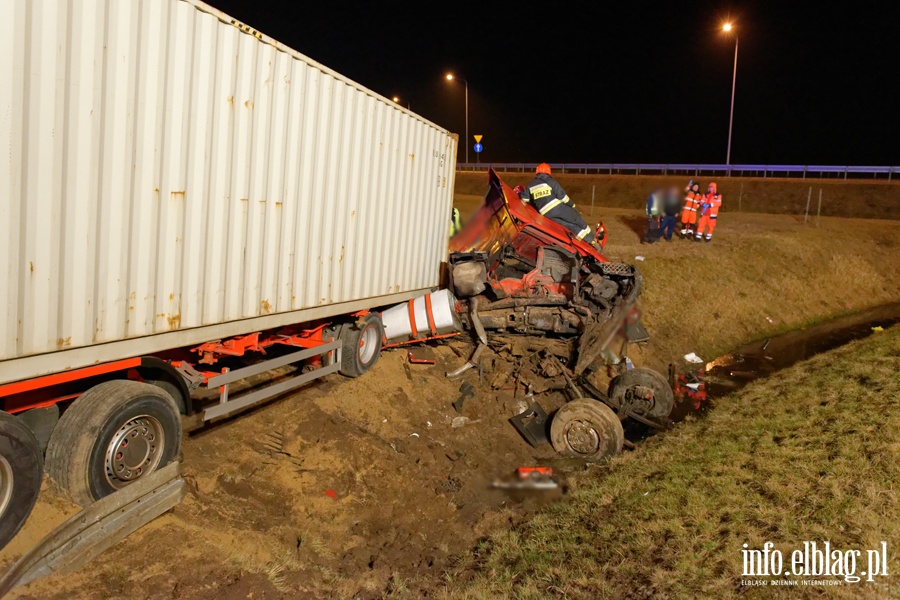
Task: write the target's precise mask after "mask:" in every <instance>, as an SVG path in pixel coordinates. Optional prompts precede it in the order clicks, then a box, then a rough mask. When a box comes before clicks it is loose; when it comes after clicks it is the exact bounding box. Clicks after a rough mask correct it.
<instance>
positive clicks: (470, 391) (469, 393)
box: [453, 381, 475, 413]
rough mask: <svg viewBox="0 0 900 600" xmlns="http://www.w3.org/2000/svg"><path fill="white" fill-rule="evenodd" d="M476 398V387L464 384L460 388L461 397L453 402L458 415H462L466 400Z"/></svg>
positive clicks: (467, 383) (466, 382)
mask: <svg viewBox="0 0 900 600" xmlns="http://www.w3.org/2000/svg"><path fill="white" fill-rule="evenodd" d="M474 396H475V386H473V385H472V384H471V383H469V382H468V381H465V382H463V384H462V385H461V386H459V397H458V398H457V399H456V400H455V401H454V402H453V409H454V410H455V411H456V412H457V413H461V412H462V409H463V404H464V403H465V401H466V398H472V397H474Z"/></svg>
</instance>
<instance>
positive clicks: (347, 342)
mask: <svg viewBox="0 0 900 600" xmlns="http://www.w3.org/2000/svg"><path fill="white" fill-rule="evenodd" d="M340 338H341V342H343V344H342V346H341V368H340V373H341V375H346V376H347V377H359V376H360V375H362V374H363V373H365V372H366V371H368V370H369V369H371V368H372V367H373V366H375V363H376V362H378V357H379V356H381V340H382V339H384V325H382V324H381V317H379V316H378V315H376V314H374V313H370V314H368V315H366V317H365V318H364V319H363V320H362V323H361V324H359V323H346V324H344V325H343V326H342V327H341V333H340Z"/></svg>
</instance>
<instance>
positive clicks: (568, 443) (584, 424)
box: [550, 398, 625, 460]
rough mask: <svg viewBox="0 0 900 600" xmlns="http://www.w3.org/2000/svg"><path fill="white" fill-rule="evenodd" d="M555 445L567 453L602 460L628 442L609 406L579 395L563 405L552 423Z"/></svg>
mask: <svg viewBox="0 0 900 600" xmlns="http://www.w3.org/2000/svg"><path fill="white" fill-rule="evenodd" d="M550 443H551V444H553V449H554V450H556V451H557V452H559V453H561V454H565V455H567V456H574V457H578V458H583V459H586V460H602V459H604V458H608V457H611V456H615V455H616V454H619V453H620V452H621V451H622V446H623V445H624V444H625V432H624V431H623V430H622V423H621V422H620V421H619V418H618V417H617V416H616V413H614V412H613V411H612V409H610V408H609V407H608V406H606V405H605V404H603V403H602V402H598V401H597V400H590V399H587V398H579V399H577V400H572V401H571V402H569V403H568V404H566V405H564V406H563V407H562V408H560V409H559V410H558V411H556V414H555V415H553V421H552V422H551V423H550Z"/></svg>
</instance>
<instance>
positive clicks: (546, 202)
mask: <svg viewBox="0 0 900 600" xmlns="http://www.w3.org/2000/svg"><path fill="white" fill-rule="evenodd" d="M522 200H524V201H525V202H530V203H531V205H532V206H533V207H535V208H536V209H537V211H538V212H539V213H541V214H542V215H546V214H547V213H548V212H550V211H551V210H553V209H554V208H556V207H557V206H560V205H561V204H568V205H569V206H572V200H570V199H569V195H568V194H567V193H566V190H564V189H563V188H562V186H561V185H559V182H558V181H556V180H555V179H553V178H552V177H550V176H549V175H547V174H546V173H538V174H537V175H535V177H534V180H532V182H531V183H529V184H528V185H526V186H525V193H524V194H523V195H522Z"/></svg>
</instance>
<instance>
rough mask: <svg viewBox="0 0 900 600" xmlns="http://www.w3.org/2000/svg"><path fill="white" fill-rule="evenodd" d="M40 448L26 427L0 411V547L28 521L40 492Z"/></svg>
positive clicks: (41, 471)
mask: <svg viewBox="0 0 900 600" xmlns="http://www.w3.org/2000/svg"><path fill="white" fill-rule="evenodd" d="M42 473H43V465H42V464H41V447H40V444H39V443H38V441H37V438H35V437H34V434H33V433H31V430H30V429H28V427H27V426H26V425H25V424H24V423H21V422H20V421H19V420H18V419H16V418H15V417H14V416H12V415H11V414H9V413H5V412H0V548H3V547H4V546H6V544H8V543H9V541H10V540H11V539H13V537H15V535H16V534H17V533H19V530H20V529H22V525H24V524H25V521H26V520H27V519H28V515H30V514H31V509H32V508H34V503H35V501H36V500H37V497H38V494H39V493H40V492H41V474H42Z"/></svg>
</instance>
